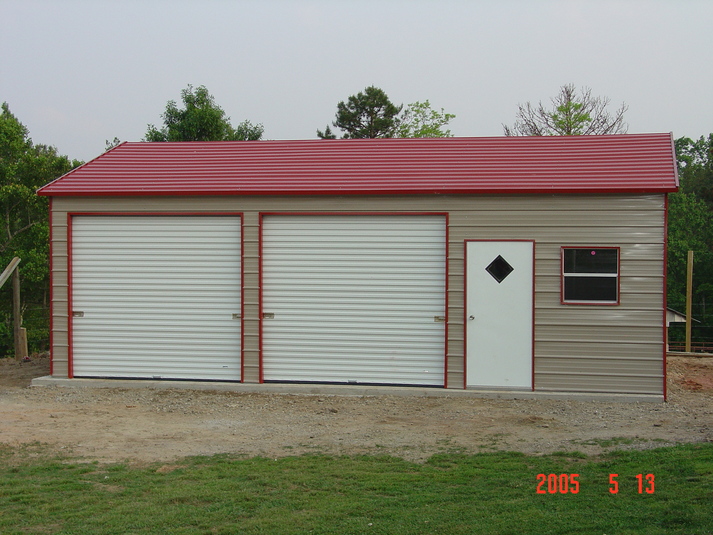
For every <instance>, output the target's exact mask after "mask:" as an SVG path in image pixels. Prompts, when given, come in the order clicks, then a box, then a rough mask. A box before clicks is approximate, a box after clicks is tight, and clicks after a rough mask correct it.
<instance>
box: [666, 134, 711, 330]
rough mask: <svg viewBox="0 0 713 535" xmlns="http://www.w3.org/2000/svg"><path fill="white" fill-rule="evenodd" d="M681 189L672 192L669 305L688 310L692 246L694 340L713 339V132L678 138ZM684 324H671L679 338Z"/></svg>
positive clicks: (669, 220) (677, 156) (670, 205)
mask: <svg viewBox="0 0 713 535" xmlns="http://www.w3.org/2000/svg"><path fill="white" fill-rule="evenodd" d="M675 147H676V158H677V160H678V174H679V179H680V191H679V192H678V193H672V194H670V195H669V214H668V277H667V284H668V296H667V297H668V306H669V307H671V308H673V309H675V310H679V311H681V312H683V311H685V307H686V271H687V262H688V251H693V252H694V269H693V299H692V306H693V317H694V318H695V319H696V320H697V321H698V322H700V323H694V324H693V341H694V342H706V343H711V342H713V306H711V305H713V134H709V135H708V137H703V136H702V137H701V138H700V139H698V140H697V141H693V140H691V139H690V138H687V137H682V138H679V139H677V140H675ZM684 332H685V331H684V328H683V327H682V326H676V327H672V328H670V329H669V337H670V339H671V340H672V341H681V340H682V339H683V336H684Z"/></svg>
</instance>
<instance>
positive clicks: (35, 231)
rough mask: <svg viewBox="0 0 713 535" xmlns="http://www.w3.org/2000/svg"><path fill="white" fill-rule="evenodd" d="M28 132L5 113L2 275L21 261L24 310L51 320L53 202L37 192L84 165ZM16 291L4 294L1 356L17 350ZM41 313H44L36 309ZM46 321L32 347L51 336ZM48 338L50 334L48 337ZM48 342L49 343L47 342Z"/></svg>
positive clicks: (0, 169) (32, 334) (0, 179)
mask: <svg viewBox="0 0 713 535" xmlns="http://www.w3.org/2000/svg"><path fill="white" fill-rule="evenodd" d="M28 134H29V133H28V131H27V128H25V126H24V125H23V124H22V123H21V122H20V121H18V119H17V118H16V117H15V116H14V115H13V114H12V113H11V112H10V108H9V106H8V105H7V103H3V105H2V114H0V218H1V220H0V270H2V269H4V268H5V266H7V264H8V263H9V262H10V260H12V258H13V257H15V256H17V257H19V258H20V259H21V260H22V262H21V264H20V279H21V287H22V301H23V305H22V307H23V310H25V311H27V310H31V311H32V315H33V317H34V316H38V317H46V307H47V295H48V291H49V222H48V221H49V220H48V201H47V198H46V197H39V196H38V195H37V194H36V191H37V189H39V188H40V187H42V186H44V185H45V184H47V183H48V182H50V181H52V180H54V179H56V178H58V177H60V176H61V175H63V174H65V173H67V172H68V171H70V170H71V169H73V168H74V167H76V166H78V165H80V164H81V162H79V161H76V160H75V161H70V160H69V159H68V158H67V157H66V156H60V155H58V154H57V150H56V149H55V148H54V147H48V146H46V145H34V144H33V143H32V140H31V139H30V138H29V135H28ZM10 292H11V289H10V285H9V284H6V285H5V286H4V287H3V288H2V290H0V297H1V299H2V301H1V302H0V356H2V355H6V354H8V353H11V351H12V343H13V342H12V329H11V327H10V326H11V323H12V317H11V293H10ZM38 308H39V309H41V310H40V311H39V312H37V311H36V309H38ZM48 329H49V327H48V324H43V323H42V322H40V323H39V324H38V325H37V329H36V330H34V331H30V330H29V329H28V338H29V341H30V347H31V348H32V349H34V350H37V349H39V347H38V344H40V345H41V344H42V341H41V340H38V339H37V338H36V335H38V334H40V333H45V332H46V331H48ZM42 338H45V335H42ZM45 343H46V341H45Z"/></svg>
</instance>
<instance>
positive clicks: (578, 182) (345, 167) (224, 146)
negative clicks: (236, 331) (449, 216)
mask: <svg viewBox="0 0 713 535" xmlns="http://www.w3.org/2000/svg"><path fill="white" fill-rule="evenodd" d="M677 186H678V178H677V174H676V159H675V153H674V149H673V139H672V136H671V134H624V135H609V136H571V137H491V138H444V139H348V140H342V139H340V140H321V139H316V140H309V141H225V142H223V141H217V142H184V143H144V142H139V143H123V144H121V145H119V146H118V147H115V148H114V149H112V150H110V151H108V152H106V153H104V154H102V155H101V156H99V157H98V158H96V159H94V160H92V161H90V162H88V163H86V164H84V165H83V166H81V167H79V168H77V169H75V170H73V171H71V172H69V173H67V174H66V175H64V176H63V177H60V178H59V179H57V180H55V181H54V182H52V183H50V184H48V185H46V186H44V187H43V188H41V189H40V190H39V192H38V193H39V194H40V195H49V196H73V195H93V196H102V195H280V194H288V195H359V194H363V195H383V194H403V195H407V194H467V193H481V194H484V193H603V192H604V193H624V192H629V193H655V192H670V191H675V190H676V188H677Z"/></svg>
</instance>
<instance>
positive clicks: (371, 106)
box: [317, 86, 403, 139]
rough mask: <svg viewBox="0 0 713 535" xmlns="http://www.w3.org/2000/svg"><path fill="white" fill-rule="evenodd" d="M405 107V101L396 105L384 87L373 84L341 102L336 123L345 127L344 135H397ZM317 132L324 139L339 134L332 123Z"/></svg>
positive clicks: (347, 137)
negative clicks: (402, 110) (332, 127)
mask: <svg viewBox="0 0 713 535" xmlns="http://www.w3.org/2000/svg"><path fill="white" fill-rule="evenodd" d="M402 108H403V105H401V106H396V105H394V104H393V103H392V102H391V101H390V100H389V97H388V96H387V95H386V93H384V91H383V90H381V89H379V88H378V87H374V86H369V87H367V88H366V89H365V90H364V92H359V93H357V94H356V95H352V96H350V97H349V98H348V99H347V101H346V102H344V101H342V102H340V103H339V104H337V115H336V120H335V121H334V122H333V123H332V125H333V126H336V127H337V128H340V129H341V130H343V131H344V135H343V136H342V138H343V139H363V138H377V137H394V135H395V133H396V128H397V127H398V125H399V119H398V115H399V113H400V112H401V109H402ZM317 135H318V136H319V137H320V138H322V139H335V138H336V136H335V135H334V134H333V133H332V131H331V129H330V128H329V126H327V128H326V129H325V130H324V132H322V131H320V130H317Z"/></svg>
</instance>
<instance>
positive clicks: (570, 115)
mask: <svg viewBox="0 0 713 535" xmlns="http://www.w3.org/2000/svg"><path fill="white" fill-rule="evenodd" d="M608 105H609V99H608V98H606V97H593V96H592V90H591V89H589V88H588V87H584V88H582V91H581V93H580V94H578V93H577V90H576V88H575V87H574V85H573V84H567V85H563V86H562V87H561V88H560V92H559V94H558V95H557V96H556V97H554V98H553V99H552V108H551V109H547V108H545V107H544V106H543V105H542V102H540V103H539V104H538V105H537V106H533V105H532V104H530V103H529V102H528V103H526V104H520V105H518V111H517V114H516V116H517V120H516V121H515V124H514V125H513V126H512V127H509V126H506V125H503V130H504V133H505V135H506V136H576V135H594V134H623V133H626V130H627V126H626V123H624V113H625V112H626V110H627V109H628V107H627V106H626V105H625V104H622V105H621V108H619V109H618V110H616V111H615V112H614V113H613V114H610V113H609V112H608V111H607V106H608Z"/></svg>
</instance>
